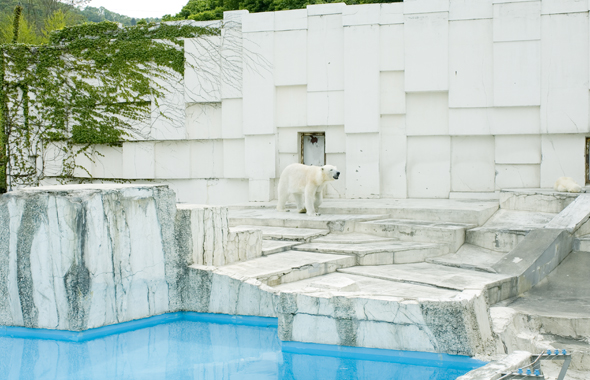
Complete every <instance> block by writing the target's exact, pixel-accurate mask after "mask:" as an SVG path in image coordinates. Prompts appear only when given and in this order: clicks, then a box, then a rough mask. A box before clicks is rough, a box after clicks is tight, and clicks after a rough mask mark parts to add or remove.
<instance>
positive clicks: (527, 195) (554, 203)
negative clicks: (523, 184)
mask: <svg viewBox="0 0 590 380" xmlns="http://www.w3.org/2000/svg"><path fill="white" fill-rule="evenodd" d="M578 195H580V194H576V193H564V192H558V191H555V190H553V189H503V190H502V191H501V192H500V207H501V208H502V209H507V210H520V211H531V212H549V213H559V212H561V211H562V210H563V209H564V208H566V207H567V206H568V205H569V204H570V203H572V202H573V201H574V200H575V199H576V197H578Z"/></svg>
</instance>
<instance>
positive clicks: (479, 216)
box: [230, 199, 498, 226]
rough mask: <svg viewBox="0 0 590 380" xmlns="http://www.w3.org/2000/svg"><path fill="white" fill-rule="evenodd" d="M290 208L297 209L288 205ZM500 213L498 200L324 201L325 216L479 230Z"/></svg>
mask: <svg viewBox="0 0 590 380" xmlns="http://www.w3.org/2000/svg"><path fill="white" fill-rule="evenodd" d="M287 207H294V206H293V205H289V204H287ZM272 208H276V201H273V202H256V203H254V202H252V203H246V204H241V205H234V206H231V207H230V210H240V209H241V210H243V209H272ZM497 209H498V201H497V200H495V199H494V200H482V199H477V200H476V199H324V202H323V203H322V205H321V206H320V213H323V214H359V215H375V214H379V215H387V216H388V217H389V218H395V219H411V220H432V221H439V222H456V223H469V224H475V225H477V226H480V225H482V224H483V223H485V221H486V220H488V218H489V217H490V216H492V214H493V213H494V212H495V211H496V210H497Z"/></svg>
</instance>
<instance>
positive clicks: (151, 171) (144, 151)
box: [123, 142, 156, 179]
mask: <svg viewBox="0 0 590 380" xmlns="http://www.w3.org/2000/svg"><path fill="white" fill-rule="evenodd" d="M155 148H156V147H155V143H153V142H126V143H123V178H126V179H153V178H155Z"/></svg>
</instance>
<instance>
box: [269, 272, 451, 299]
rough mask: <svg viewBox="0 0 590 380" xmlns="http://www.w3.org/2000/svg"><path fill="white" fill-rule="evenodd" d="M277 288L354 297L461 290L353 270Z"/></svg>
mask: <svg viewBox="0 0 590 380" xmlns="http://www.w3.org/2000/svg"><path fill="white" fill-rule="evenodd" d="M275 289H277V290H280V291H282V292H283V291H284V292H294V293H301V292H305V293H306V294H310V293H312V292H314V291H315V292H317V293H319V294H315V295H318V296H320V295H321V293H324V294H328V295H330V296H332V295H333V294H334V292H338V293H340V294H342V293H345V296H347V297H350V296H354V295H355V294H358V295H359V296H363V297H399V298H403V299H406V300H407V299H418V298H422V299H424V298H426V299H450V298H453V297H456V296H457V295H459V294H460V292H459V291H457V290H452V289H444V288H434V287H432V286H425V285H419V284H410V283H403V282H398V281H389V280H384V279H380V278H374V277H368V276H359V275H354V274H349V273H339V272H335V273H330V274H326V275H323V276H318V277H313V278H308V279H305V280H300V281H294V282H290V283H287V284H281V285H277V286H276V287H275Z"/></svg>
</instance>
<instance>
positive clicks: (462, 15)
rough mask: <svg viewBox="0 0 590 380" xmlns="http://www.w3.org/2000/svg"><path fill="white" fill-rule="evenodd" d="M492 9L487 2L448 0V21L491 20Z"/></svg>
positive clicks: (478, 0) (486, 0)
mask: <svg viewBox="0 0 590 380" xmlns="http://www.w3.org/2000/svg"><path fill="white" fill-rule="evenodd" d="M493 14H494V8H493V4H492V2H491V1H488V0H450V4H449V20H453V21H454V20H475V19H491V18H492V17H493Z"/></svg>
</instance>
